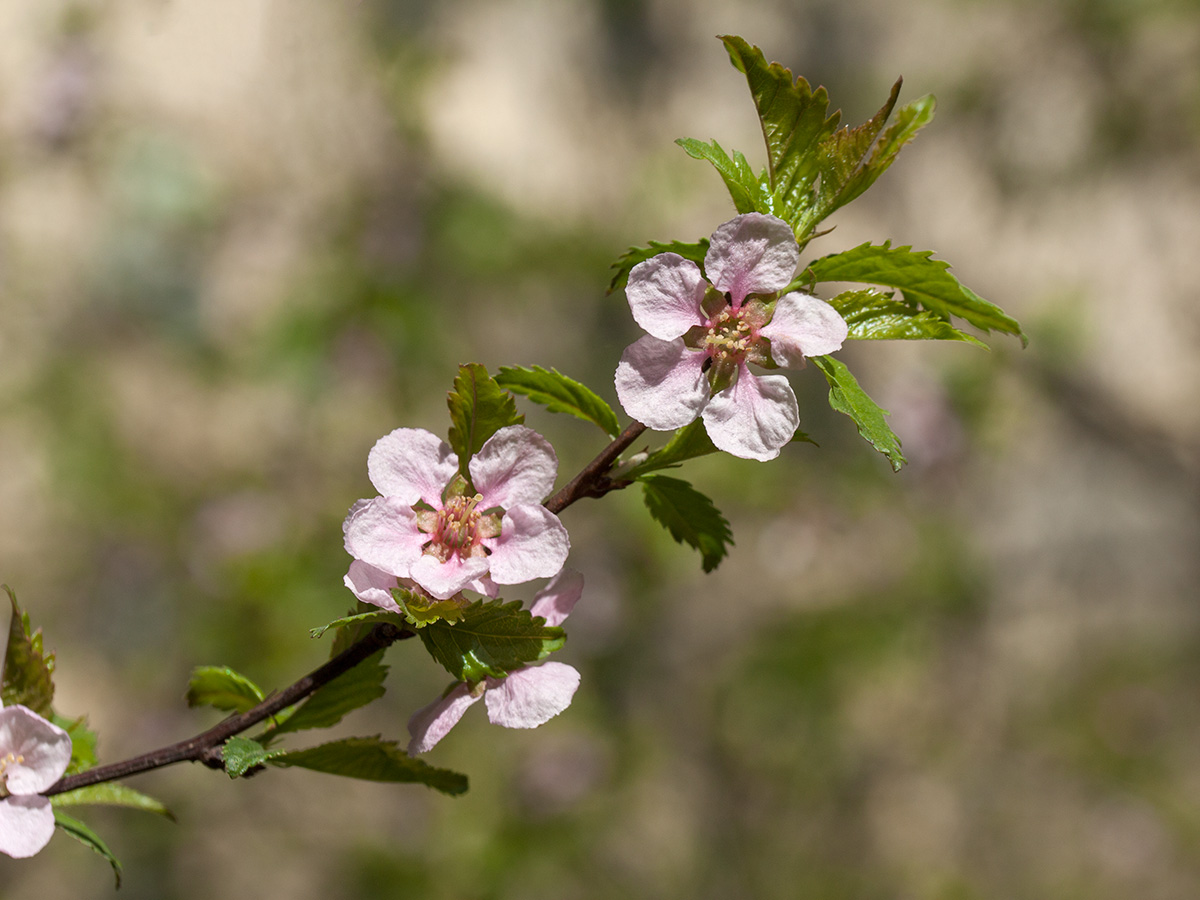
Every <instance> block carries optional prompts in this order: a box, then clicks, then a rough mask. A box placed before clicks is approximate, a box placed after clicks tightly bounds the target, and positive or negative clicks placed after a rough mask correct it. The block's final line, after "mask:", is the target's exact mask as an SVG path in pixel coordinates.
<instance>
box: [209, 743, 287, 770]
mask: <svg viewBox="0 0 1200 900" xmlns="http://www.w3.org/2000/svg"><path fill="white" fill-rule="evenodd" d="M284 752H285V751H283V750H268V749H267V748H266V747H264V746H263V745H262V744H260V743H259V742H258V741H252V740H250V738H246V737H242V736H241V735H235V736H234V737H231V738H230V739H229V740H227V741H226V742H225V746H224V747H223V748H222V756H223V758H224V760H225V771H226V772H228V773H229V777H230V778H238V777H240V776H242V775H245V774H246V772H247V771H249V770H250V769H252V768H254V767H255V766H259V765H262V764H263V763H264V762H266V761H267V760H268V759H271V758H272V757H275V756H279V754H281V753H284Z"/></svg>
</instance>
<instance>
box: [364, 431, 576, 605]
mask: <svg viewBox="0 0 1200 900" xmlns="http://www.w3.org/2000/svg"><path fill="white" fill-rule="evenodd" d="M467 468H468V471H469V472H470V475H471V483H470V484H468V483H467V481H466V479H464V478H462V477H461V476H460V475H459V474H458V462H457V460H456V458H455V456H454V452H453V450H451V449H450V445H449V444H447V443H446V442H445V441H443V440H441V439H439V438H438V437H437V436H436V435H434V434H431V433H430V432H428V431H424V430H422V429H419V428H398V429H396V430H395V431H393V432H392V433H391V434H389V435H387V436H385V437H383V438H380V439H379V441H378V442H377V443H376V444H375V446H374V447H373V448H372V449H371V453H370V455H369V456H368V457H367V472H368V474H369V475H370V478H371V483H372V484H373V485H375V487H376V489H377V490H378V491H379V493H380V495H381V496H379V497H376V498H374V499H373V500H359V501H358V502H357V503H355V504H354V506H353V507H351V509H350V514H349V515H348V516H347V517H346V521H345V523H344V525H343V531H344V533H345V543H346V551H347V552H348V553H349V554H350V555H351V556H353V557H354V558H355V559H357V560H361V561H363V562H364V563H367V564H368V565H370V566H372V567H374V568H376V569H379V570H382V571H383V572H386V573H387V574H389V575H394V576H396V577H397V578H409V579H412V580H413V581H414V582H416V583H417V584H418V585H420V586H421V587H422V588H424V589H425V590H426V591H427V592H428V593H429V594H430V595H432V596H433V597H436V598H437V599H439V600H445V599H447V598H449V597H452V596H454V595H455V594H457V593H458V592H459V591H461V590H464V589H466V588H469V589H471V590H474V591H479V592H480V593H483V594H487V595H489V596H495V595H496V592H497V589H496V585H497V584H519V583H521V582H523V581H529V580H530V579H533V578H545V577H548V576H551V575H555V574H557V573H558V571H559V570H560V569H561V568H562V565H563V563H564V562H565V561H566V559H567V552H568V551H569V550H570V546H571V544H570V539H569V538H568V536H567V530H566V529H565V528H564V527H563V525H562V523H561V522H560V521H559V520H558V517H557V516H556V515H554V514H553V513H551V512H550V511H549V510H547V509H546V508H545V507H544V506H542V505H541V502H542V498H543V497H545V496H546V495H547V494H548V493H550V489H551V488H552V487H553V486H554V478H555V476H556V474H557V473H558V457H556V456H555V454H554V449H553V448H552V447H551V446H550V442H549V441H547V440H546V439H545V438H543V437H542V436H541V435H540V434H538V433H537V432H535V431H533V430H532V429H530V428H526V427H525V426H523V425H510V426H508V427H507V428H501V429H500V430H499V431H497V432H496V433H495V434H494V435H492V436H491V437H490V438H489V439H488V440H487V441H486V442H485V443H484V445H483V446H482V447H481V448H480V450H479V452H478V453H477V454H475V456H473V457H471V460H470V462H469V463H468V466H467ZM472 488H473V490H472ZM351 589H352V590H353V588H351Z"/></svg>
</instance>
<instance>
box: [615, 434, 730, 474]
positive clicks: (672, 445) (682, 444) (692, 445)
mask: <svg viewBox="0 0 1200 900" xmlns="http://www.w3.org/2000/svg"><path fill="white" fill-rule="evenodd" d="M716 452H717V448H716V446H715V445H714V444H713V442H712V440H711V439H710V438H709V436H708V432H707V431H705V430H704V422H703V421H701V420H700V419H696V420H695V421H694V422H692V423H691V424H690V425H684V426H683V427H682V428H680V429H679V430H678V431H676V432H675V434H674V435H672V437H671V440H669V441H667V443H666V445H665V446H663V447H661V448H659V449H658V450H655V451H654V452H653V453H651V454H650V455H649V456H647V457H646V458H645V459H644V460H642V461H641V462H640V463H638V464H637V465H636V466H634V467H633V468H631V469H629V471H627V472H625V473H623V474H621V475H620V478H622V479H629V480H633V479H635V478H639V477H641V476H642V475H645V474H647V473H649V472H655V471H658V470H659V469H669V468H673V467H675V466H678V465H679V464H680V463H681V462H684V461H685V460H689V459H694V458H695V457H697V456H707V455H708V454H709V453H716Z"/></svg>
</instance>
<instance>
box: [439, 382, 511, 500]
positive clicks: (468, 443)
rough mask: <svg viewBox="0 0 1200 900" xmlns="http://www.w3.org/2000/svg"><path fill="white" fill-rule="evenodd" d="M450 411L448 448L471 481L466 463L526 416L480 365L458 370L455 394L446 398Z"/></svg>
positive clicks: (453, 392)
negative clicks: (507, 428) (500, 432)
mask: <svg viewBox="0 0 1200 900" xmlns="http://www.w3.org/2000/svg"><path fill="white" fill-rule="evenodd" d="M446 404H447V406H449V407H450V421H451V422H452V423H453V424H452V425H451V426H450V436H449V441H450V446H451V447H453V448H454V452H455V453H457V454H458V469H459V471H460V472H461V473H462V476H463V478H466V479H467V480H468V481H469V480H470V477H471V476H470V473H469V472H468V471H467V463H468V462H469V461H470V459H471V457H472V456H474V455H475V454H476V453H478V452H479V448H480V447H482V446H483V444H484V442H485V441H486V440H487V439H488V438H490V437H491V436H492V435H493V434H495V433H496V432H497V431H499V430H500V429H501V428H504V427H505V426H507V425H520V424H521V423H522V422H524V421H525V416H523V415H521V414H520V413H518V412H517V404H516V402H515V401H514V400H513V397H512V394H509V393H508V392H506V391H505V390H504V389H502V388H501V387H500V385H498V384H496V381H495V379H493V378H492V377H491V376H490V375H488V371H487V369H485V368H484V367H483V366H481V365H479V363H468V364H467V365H465V366H459V367H458V377H457V378H455V379H454V390H453V391H451V392H450V393H449V394H448V395H447V397H446Z"/></svg>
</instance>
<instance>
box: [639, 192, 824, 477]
mask: <svg viewBox="0 0 1200 900" xmlns="http://www.w3.org/2000/svg"><path fill="white" fill-rule="evenodd" d="M799 261H800V248H799V246H798V245H797V244H796V238H795V236H794V235H793V234H792V229H791V228H790V227H789V226H788V224H787V223H786V222H784V221H783V220H782V219H777V218H776V217H774V216H767V215H763V214H762V213H746V214H744V215H741V216H738V217H737V218H735V219H732V220H730V221H728V222H726V223H725V224H723V225H722V226H720V227H719V228H718V229H717V230H716V231H715V232H713V235H712V240H711V242H710V244H709V247H708V253H707V254H706V255H705V257H704V270H705V272H706V273H707V275H708V278H709V279H710V281H711V285H710V284H709V282H706V281H705V280H704V274H702V273H701V271H700V267H699V266H697V265H696V264H695V263H694V262H692V261H691V260H688V259H684V258H683V257H682V256H679V255H678V254H676V253H660V254H659V255H658V256H655V257H653V258H651V259H648V260H645V261H644V262H641V263H639V264H638V265H636V266H634V267H633V270H632V271H631V272H630V273H629V283H628V285H627V286H626V288H625V294H626V296H627V297H628V299H629V308H630V310H632V312H633V318H634V319H635V320H636V321H637V323H638V324H639V325H640V326H642V328H644V329H645V330H646V331H647V332H648V334H647V335H646V336H645V337H643V338H641V339H640V340H638V341H635V342H634V343H633V344H631V345H630V346H629V347H627V348H626V350H625V352H624V354H622V356H621V361H620V363H619V364H618V365H617V374H616V386H617V396H618V397H619V398H620V400H621V405H622V406H624V407H625V411H626V412H627V413H629V415H631V416H633V417H634V418H635V419H638V420H639V421H641V422H643V423H645V424H646V425H648V426H649V427H651V428H653V429H655V430H657V431H670V430H673V429H675V428H681V427H683V426H684V425H687V424H688V423H689V422H691V421H692V420H693V419H695V418H696V416H701V417H702V418H703V420H704V427H705V430H707V431H708V436H709V437H710V438H711V439H712V442H713V443H714V444H716V446H717V447H718V448H719V449H721V450H726V451H728V452H729V453H732V454H733V455H734V456H741V457H744V458H747V459H758V460H768V459H774V458H775V457H776V456H778V455H779V450H780V448H781V447H782V446H783V445H784V444H786V443H787V442H788V441H789V440H791V438H792V435H793V434H795V432H796V427H797V426H798V425H799V424H800V412H799V408H798V406H797V404H796V395H795V394H794V393H792V388H791V385H789V384H788V382H787V379H786V378H785V377H784V376H783V375H756V374H754V373H753V372H751V371H750V369H749V367H748V365H747V364H748V363H754V364H756V365H759V366H762V367H764V368H769V369H773V368H776V367H784V368H800V367H801V366H803V365H804V360H805V357H808V356H822V355H824V354H826V353H832V352H833V351H835V350H837V349H839V348H840V347H841V346H842V341H844V340H845V339H846V334H847V327H846V322H845V321H844V320H843V319H842V317H841V316H840V315H838V313H837V310H835V309H834V308H833V307H832V306H830V305H829V304H828V303H826V302H825V301H824V300H819V299H817V298H816V297H813V296H810V295H808V294H804V293H801V292H799V291H792V292H790V293H787V294H785V295H784V296H782V297H779V298H778V299H776V296H775V295H777V294H778V292H779V291H780V290H782V289H783V288H784V287H785V286H786V285H787V284H788V283H789V282H790V281H791V279H792V275H793V274H794V273H795V271H796V264H797V263H798V262H799Z"/></svg>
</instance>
